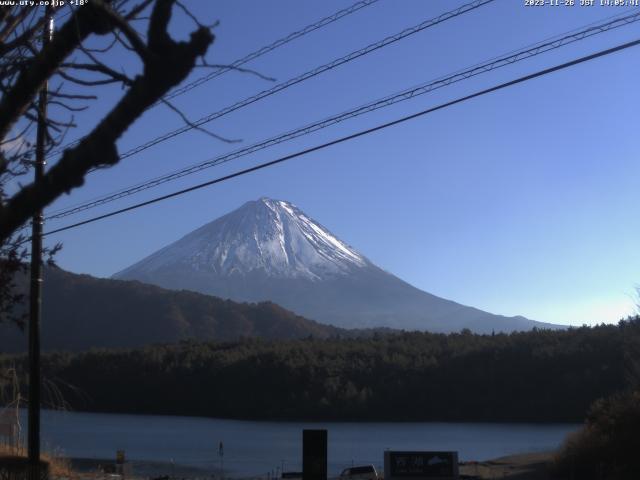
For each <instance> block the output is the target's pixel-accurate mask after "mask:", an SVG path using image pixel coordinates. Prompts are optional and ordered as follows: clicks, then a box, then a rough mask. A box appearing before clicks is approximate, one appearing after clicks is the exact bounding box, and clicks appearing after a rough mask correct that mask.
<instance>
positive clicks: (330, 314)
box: [112, 197, 561, 333]
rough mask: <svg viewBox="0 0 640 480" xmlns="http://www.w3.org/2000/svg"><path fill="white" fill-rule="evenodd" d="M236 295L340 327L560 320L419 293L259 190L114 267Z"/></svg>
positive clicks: (444, 327)
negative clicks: (236, 205)
mask: <svg viewBox="0 0 640 480" xmlns="http://www.w3.org/2000/svg"><path fill="white" fill-rule="evenodd" d="M112 278H119V279H130V280H132V279H135V280H140V281H142V282H147V283H153V284H156V285H160V286H162V287H164V288H170V289H181V288H182V289H187V290H193V291H198V292H201V293H205V294H209V295H215V296H219V297H222V298H230V299H232V300H235V301H251V302H255V301H265V300H269V301H273V302H275V303H277V304H279V305H282V306H283V307H285V308H287V309H290V310H292V311H294V312H296V313H298V314H300V315H302V316H304V317H306V318H310V319H313V320H316V321H319V322H322V323H325V324H329V325H334V326H337V327H340V328H376V327H387V328H392V329H405V330H429V331H434V332H443V333H446V332H454V331H459V330H461V329H464V328H469V329H470V330H472V331H474V332H476V333H491V332H492V331H505V332H509V331H514V330H529V329H531V328H533V327H538V328H561V327H560V326H555V325H552V324H547V323H543V322H536V321H534V320H529V319H527V318H525V317H522V316H515V317H506V316H502V315H494V314H491V313H488V312H484V311H482V310H479V309H477V308H474V307H469V306H466V305H462V304H459V303H457V302H454V301H452V300H446V299H443V298H440V297H437V296H435V295H432V294H430V293H428V292H424V291H422V290H420V289H418V288H416V287H414V286H412V285H410V284H408V283H407V282H405V281H403V280H401V279H400V278H398V277H396V276H394V275H393V274H391V273H389V272H386V271H384V270H383V269H381V268H380V267H378V266H376V265H375V264H374V263H373V262H371V261H370V260H369V259H367V258H366V257H365V256H364V255H362V254H361V253H359V252H358V251H357V250H355V249H354V248H353V247H351V246H349V245H348V244H347V243H346V242H343V241H342V240H340V239H339V238H338V237H337V236H336V235H334V234H333V233H331V232H330V231H329V230H328V229H327V228H325V227H323V226H322V225H321V224H320V223H318V222H316V221H315V220H313V219H312V218H311V217H309V216H308V215H306V214H305V213H304V212H302V210H300V209H299V208H298V207H296V206H295V205H293V204H292V203H290V202H286V201H283V200H273V199H270V198H266V197H262V198H260V199H259V200H254V201H249V202H246V203H245V204H243V205H242V206H241V207H239V208H237V209H236V210H233V211H232V212H230V213H228V214H226V215H223V216H222V217H219V218H217V219H215V220H213V221H211V222H209V223H207V224H205V225H203V226H202V227H200V228H198V229H196V230H194V231H192V232H190V233H188V234H187V235H185V236H183V237H181V238H180V239H179V240H177V241H175V242H173V243H171V244H169V245H167V246H166V247H164V248H162V249H160V250H158V251H156V252H154V253H152V254H151V255H149V256H147V257H145V258H144V259H142V260H141V261H139V262H137V263H134V264H133V265H131V266H130V267H128V268H126V269H124V270H122V271H120V272H118V273H116V274H115V275H114V276H113V277H112Z"/></svg>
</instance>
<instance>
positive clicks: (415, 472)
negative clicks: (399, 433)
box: [384, 451, 458, 480]
mask: <svg viewBox="0 0 640 480" xmlns="http://www.w3.org/2000/svg"><path fill="white" fill-rule="evenodd" d="M384 478H385V480H393V479H409V478H411V479H429V480H432V479H450V478H458V452H391V451H387V452H385V453H384Z"/></svg>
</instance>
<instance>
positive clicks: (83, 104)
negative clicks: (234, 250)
mask: <svg viewBox="0 0 640 480" xmlns="http://www.w3.org/2000/svg"><path fill="white" fill-rule="evenodd" d="M67 7H68V8H70V9H69V10H66V11H65V10H59V11H54V12H53V15H54V16H55V17H57V22H60V21H62V22H61V25H60V26H59V28H57V29H56V31H55V35H54V36H53V39H52V40H51V41H50V42H48V43H47V44H45V45H44V46H41V45H42V42H41V41H40V40H41V38H42V34H43V31H44V26H45V23H46V22H47V17H46V15H45V7H26V6H0V93H1V95H2V97H1V98H0V321H2V320H6V319H7V318H8V317H9V316H10V315H11V314H12V312H13V310H14V308H13V306H14V305H15V304H16V303H18V302H19V301H20V300H21V298H20V296H19V295H17V294H16V293H15V288H14V287H15V285H14V284H13V282H14V281H15V280H14V279H15V274H16V272H19V271H20V270H21V269H24V268H25V263H24V259H25V256H26V250H25V243H24V241H25V235H24V234H20V229H21V228H22V227H23V226H25V225H26V224H27V222H29V220H30V219H31V217H32V216H33V215H34V213H35V212H36V211H38V210H39V209H42V208H44V207H45V206H47V205H49V204H50V203H51V202H53V201H54V200H55V199H56V198H58V197H59V196H61V195H62V194H64V193H69V192H70V191H71V190H72V189H74V188H76V187H78V186H80V185H82V184H83V182H84V178H85V175H86V174H87V173H88V172H89V171H92V170H95V169H99V168H105V167H110V166H112V165H114V164H116V163H118V161H119V156H118V150H117V147H116V141H117V140H118V139H119V138H120V136H121V135H122V134H123V133H124V132H125V131H126V130H127V129H128V128H129V127H130V126H131V125H132V124H133V123H134V122H136V120H137V119H138V118H139V117H140V115H141V114H142V113H143V112H144V111H145V110H146V109H148V108H149V107H150V106H152V105H154V104H155V103H157V102H159V101H161V102H164V103H167V105H168V106H170V107H171V108H173V109H175V107H173V106H172V105H170V104H169V103H168V102H166V101H165V100H163V98H162V97H163V96H164V95H165V94H166V93H167V92H168V91H169V90H171V89H172V88H173V87H175V86H176V85H178V84H180V83H181V82H182V81H183V80H184V79H185V78H186V77H187V75H188V74H189V73H190V72H191V71H192V70H193V69H194V67H196V66H204V67H209V65H208V64H207V63H206V62H205V60H204V55H205V54H206V53H207V50H208V48H209V46H210V45H211V44H212V42H213V40H214V36H213V33H212V31H211V27H207V26H204V25H202V24H200V22H199V21H198V20H197V19H196V18H195V16H194V15H192V14H191V12H189V11H188V10H187V9H186V8H185V7H184V6H183V5H182V4H181V3H180V2H179V1H177V0H138V1H131V0H124V1H122V0H121V1H115V0H91V1H90V2H89V1H85V2H84V3H83V5H81V6H77V7H73V8H71V7H69V6H68V5H67ZM174 7H179V9H180V11H181V12H183V13H186V14H187V15H188V16H189V17H190V18H191V19H192V20H193V22H194V24H195V29H194V30H193V31H192V32H191V34H190V37H189V39H188V40H187V41H176V40H174V39H173V38H172V37H171V36H170V35H169V33H168V28H169V22H170V20H171V17H172V12H173V10H174ZM49 13H51V12H49ZM141 27H143V28H144V29H145V30H146V32H145V33H139V29H140V28H141ZM114 50H117V51H118V52H124V54H126V55H128V56H131V57H133V59H134V61H135V62H134V63H137V64H138V66H139V68H137V69H136V70H137V72H136V73H135V74H132V73H128V72H124V71H122V70H121V67H120V66H119V65H122V64H127V65H130V64H131V62H129V61H128V60H127V61H126V62H124V61H123V59H122V58H115V59H114V57H116V55H114V54H113V52H114ZM119 55H120V53H118V56H119ZM199 59H202V60H201V62H198V60H199ZM46 82H49V94H48V103H49V105H50V106H51V110H52V111H53V115H50V116H48V117H47V119H46V133H45V137H46V152H47V155H48V162H49V163H50V164H52V166H51V167H50V168H49V169H48V170H47V172H46V173H45V174H44V179H43V181H42V182H39V183H38V184H37V185H36V184H34V183H28V182H29V181H30V179H26V180H24V178H26V177H24V175H25V174H27V173H29V171H30V169H31V166H32V164H33V152H34V148H33V142H31V141H30V140H29V139H30V138H31V136H32V135H33V130H34V127H35V124H36V123H37V119H38V114H39V110H38V109H39V106H38V101H37V100H38V94H39V92H40V90H41V88H42V87H43V85H45V83H46ZM109 84H120V85H122V89H123V93H122V95H121V97H120V99H119V101H117V102H116V103H115V105H114V106H113V107H112V108H111V109H110V110H109V111H108V112H107V113H106V114H105V115H104V116H103V117H102V118H101V120H99V121H96V122H95V124H94V125H92V128H90V129H89V133H87V134H86V135H85V136H84V137H83V138H82V139H81V140H80V141H78V142H73V143H71V144H68V147H67V148H60V145H61V144H62V143H63V140H64V139H65V134H66V133H67V132H68V131H69V130H70V129H72V128H74V127H75V126H76V125H75V123H74V117H73V115H74V113H75V112H77V111H80V110H85V109H87V108H91V107H92V105H93V103H92V100H95V99H96V98H98V96H99V95H100V87H101V86H105V85H109ZM175 110H176V113H178V114H179V115H180V118H181V119H182V120H184V121H187V122H188V119H187V118H186V117H185V116H184V115H183V114H182V113H181V112H179V111H178V110H177V109H175ZM85 127H86V125H85ZM56 149H57V150H56ZM53 154H55V155H53ZM21 180H22V182H23V183H26V184H25V185H22V184H19V183H18V182H20V181H21ZM9 190H11V194H9ZM14 320H16V321H18V322H19V321H20V318H14Z"/></svg>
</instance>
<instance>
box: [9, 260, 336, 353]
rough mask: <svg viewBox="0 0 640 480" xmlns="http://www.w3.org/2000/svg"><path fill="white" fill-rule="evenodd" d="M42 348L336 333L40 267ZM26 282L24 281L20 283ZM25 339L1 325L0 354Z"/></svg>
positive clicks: (287, 318)
mask: <svg viewBox="0 0 640 480" xmlns="http://www.w3.org/2000/svg"><path fill="white" fill-rule="evenodd" d="M44 278H45V281H44V287H43V313H42V316H43V318H42V346H43V349H45V350H72V351H79V350H86V349H88V348H91V347H100V348H128V347H139V346H143V345H148V344H151V343H166V342H176V341H180V340H185V339H198V340H219V341H228V340H237V339H239V338H242V337H260V338H265V339H295V338H304V337H308V336H310V335H311V336H314V337H318V338H326V337H329V336H333V335H338V334H340V333H341V332H342V331H341V330H340V329H338V328H335V327H331V326H327V325H322V324H319V323H317V322H314V321H310V320H307V319H305V318H303V317H300V316H298V315H296V314H294V313H292V312H290V311H288V310H285V309H284V308H282V307H280V306H278V305H276V304H274V303H271V302H263V303H258V304H248V303H237V302H233V301H230V300H222V299H219V298H216V297H211V296H208V295H203V294H200V293H195V292H189V291H184V290H183V291H176V290H165V289H163V288H160V287H157V286H154V285H147V284H144V283H140V282H136V281H122V280H111V279H100V278H95V277H91V276H89V275H77V274H73V273H70V272H66V271H64V270H61V269H58V268H46V269H45V275H44ZM21 284H22V285H26V281H22V282H21ZM26 349H27V340H26V335H24V334H23V333H21V332H20V331H19V330H18V329H17V327H13V326H11V327H9V326H6V325H1V326H0V351H1V352H21V351H26Z"/></svg>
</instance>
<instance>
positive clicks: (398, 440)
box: [23, 411, 579, 477]
mask: <svg viewBox="0 0 640 480" xmlns="http://www.w3.org/2000/svg"><path fill="white" fill-rule="evenodd" d="M23 413H24V414H26V412H23ZM304 428H326V429H327V430H328V437H329V473H330V475H335V474H338V473H339V472H340V471H341V470H342V469H343V468H345V467H348V466H351V465H358V464H373V465H376V467H380V469H382V464H383V452H384V451H385V450H386V449H391V450H455V451H458V452H459V457H460V459H461V460H488V459H491V458H496V457H500V456H504V455H510V454H515V453H523V452H540V451H548V450H552V449H555V448H557V447H558V446H559V445H560V443H561V442H562V441H563V439H564V438H565V436H566V435H567V433H569V432H571V431H574V430H576V429H577V428H579V425H576V424H544V425H537V424H505V423H435V422H424V423H423V422H417V423H393V422H392V423H374V422H365V423H337V422H319V423H313V422H265V421H260V422H256V421H241V420H223V419H214V418H200V417H173V416H153V415H117V414H100V413H78V412H59V411H44V412H43V415H42V432H43V433H42V435H43V445H44V448H45V449H46V450H49V451H51V450H58V451H61V452H62V453H63V454H65V455H66V456H69V457H74V458H106V459H114V458H115V452H116V450H119V449H121V450H125V451H126V456H127V460H132V461H133V463H134V469H136V461H147V462H171V461H173V462H175V464H176V465H184V466H190V467H196V468H198V469H200V470H202V473H203V476H204V475H208V474H211V473H214V472H219V468H220V466H221V463H220V460H221V459H220V457H219V456H218V446H219V443H220V442H221V441H222V442H223V445H224V450H223V453H224V454H223V457H222V461H223V464H222V466H223V469H224V475H225V476H230V477H243V476H245V477H246V476H252V475H267V473H269V472H272V471H273V472H274V473H276V469H277V470H278V471H280V470H281V469H282V468H283V467H284V470H285V471H287V470H301V463H302V460H301V458H302V429H304ZM23 431H24V432H25V434H26V427H23ZM162 468H170V465H169V466H167V465H164V466H162ZM156 471H157V465H156ZM165 473H167V474H170V473H171V472H170V471H167V472H165Z"/></svg>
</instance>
